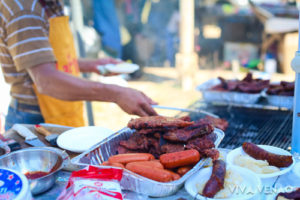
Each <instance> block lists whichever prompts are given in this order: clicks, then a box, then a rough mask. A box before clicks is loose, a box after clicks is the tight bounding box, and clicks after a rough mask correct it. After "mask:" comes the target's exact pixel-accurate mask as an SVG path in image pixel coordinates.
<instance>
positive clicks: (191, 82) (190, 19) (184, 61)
mask: <svg viewBox="0 0 300 200" xmlns="http://www.w3.org/2000/svg"><path fill="white" fill-rule="evenodd" d="M179 7H180V46H179V53H177V54H176V68H177V71H178V73H179V78H180V81H181V86H182V88H183V89H184V90H191V89H194V88H193V87H194V86H195V74H196V72H197V69H198V55H197V54H196V53H195V41H194V37H195V34H194V28H195V22H194V20H195V14H194V13H195V4H194V0H180V3H179Z"/></svg>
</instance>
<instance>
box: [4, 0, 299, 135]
mask: <svg viewBox="0 0 300 200" xmlns="http://www.w3.org/2000/svg"><path fill="white" fill-rule="evenodd" d="M64 3H65V14H66V15H69V16H70V23H71V25H72V28H73V33H74V36H75V40H76V44H77V49H78V55H79V56H80V57H90V58H96V57H114V58H120V59H122V60H124V61H126V62H132V63H136V64H138V65H139V66H140V67H141V69H140V70H139V71H138V72H135V73H133V74H130V75H128V76H117V77H111V78H103V77H100V76H98V75H92V76H86V75H85V78H89V79H92V80H95V81H102V82H106V83H114V84H119V85H123V86H128V87H133V88H137V89H139V90H142V91H143V92H144V93H146V94H147V95H149V96H150V97H152V98H153V99H154V100H155V101H157V102H158V103H159V104H161V105H167V106H177V107H183V108H184V107H188V106H189V105H190V104H192V103H193V102H195V101H196V100H198V99H200V98H201V94H200V93H199V92H197V91H196V90H195V87H196V86H197V85H198V84H201V83H203V82H204V81H206V80H209V79H211V78H214V77H217V76H222V77H225V78H238V77H243V76H244V74H245V73H246V72H248V71H252V72H254V73H256V74H258V75H259V76H261V77H265V78H270V79H271V80H273V81H276V80H286V81H293V80H294V72H293V71H292V69H291V67H290V62H291V60H292V58H293V57H294V54H295V51H296V50H297V47H298V19H297V18H298V12H299V11H298V9H297V4H299V3H298V2H297V1H296V0H294V1H292V0H291V1H288V0H252V1H249V0H228V1H227V0H85V1H80V0H72V1H70V0H65V1H64ZM0 88H1V98H0V114H1V119H0V127H1V132H2V131H3V123H4V117H5V114H6V112H7V111H6V110H7V106H8V103H9V87H8V86H7V85H6V84H5V83H4V80H3V77H2V75H1V76H0ZM91 111H92V112H91ZM159 113H160V114H162V115H175V114H176V113H174V112H172V111H159ZM87 116H89V117H90V118H93V120H90V124H91V125H92V124H95V125H100V126H103V127H107V128H110V129H113V130H118V129H120V128H122V127H124V126H125V125H126V122H127V121H128V120H129V119H130V118H132V116H129V115H127V114H125V113H123V112H122V111H121V110H120V109H119V108H118V106H117V105H115V104H112V103H99V102H93V103H92V104H91V107H87ZM116 116H117V117H116Z"/></svg>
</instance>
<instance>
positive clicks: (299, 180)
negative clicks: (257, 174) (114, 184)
mask: <svg viewBox="0 0 300 200" xmlns="http://www.w3.org/2000/svg"><path fill="white" fill-rule="evenodd" d="M219 150H220V151H222V152H224V153H225V154H227V152H229V151H230V150H229V149H219ZM295 159H296V162H300V158H299V157H296V158H295ZM70 174H71V172H66V171H60V172H59V173H58V176H57V179H56V182H55V185H54V187H52V188H51V189H50V190H49V191H47V192H46V193H43V194H41V195H38V196H35V197H34V199H36V200H53V199H56V198H57V197H58V196H59V194H60V193H61V191H62V190H63V189H64V187H65V186H66V184H67V182H68V179H69V176H70ZM262 183H263V186H264V188H263V189H264V192H262V194H261V200H274V198H275V196H276V195H275V193H274V192H272V188H273V190H274V189H280V188H285V187H300V177H297V176H296V175H295V174H294V173H293V170H292V171H290V172H289V173H287V174H284V175H282V176H279V177H278V178H277V179H275V180H274V179H265V180H263V181H262ZM126 197H127V198H126ZM125 199H135V200H139V199H149V200H151V199H155V200H176V199H181V200H183V199H185V200H194V199H195V198H194V197H192V196H190V195H189V194H188V193H187V192H186V191H185V189H184V187H183V188H181V189H180V190H179V191H178V192H177V193H176V194H174V195H172V196H168V197H163V198H150V197H146V196H144V195H138V194H135V193H133V192H128V193H127V192H126V191H125ZM253 200H258V199H257V197H256V198H254V199H253Z"/></svg>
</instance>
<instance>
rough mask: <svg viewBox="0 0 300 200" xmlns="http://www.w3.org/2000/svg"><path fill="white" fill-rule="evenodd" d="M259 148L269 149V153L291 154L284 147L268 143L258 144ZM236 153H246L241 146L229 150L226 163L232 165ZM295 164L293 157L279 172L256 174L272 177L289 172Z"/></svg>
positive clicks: (261, 176) (262, 176)
mask: <svg viewBox="0 0 300 200" xmlns="http://www.w3.org/2000/svg"><path fill="white" fill-rule="evenodd" d="M258 146H259V147H260V148H263V149H264V150H266V151H269V152H271V153H275V154H278V155H287V156H291V155H292V154H291V153H290V152H288V151H286V150H284V149H280V148H278V147H274V146H269V145H258ZM238 155H247V154H246V153H245V152H244V150H243V148H242V147H239V148H236V149H234V150H232V151H230V152H229V153H228V155H227V160H226V161H227V163H228V164H231V165H234V158H235V157H236V156H238ZM294 165H295V159H294V158H293V164H291V165H290V166H289V167H283V168H280V171H279V172H275V173H271V174H257V175H258V176H259V177H260V178H274V177H276V176H280V175H283V174H285V173H287V172H289V171H290V170H291V169H293V167H294Z"/></svg>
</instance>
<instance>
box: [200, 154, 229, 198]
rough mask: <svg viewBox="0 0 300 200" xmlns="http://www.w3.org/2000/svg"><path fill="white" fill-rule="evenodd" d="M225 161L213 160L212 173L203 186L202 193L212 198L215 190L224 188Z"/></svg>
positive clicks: (215, 192)
mask: <svg viewBox="0 0 300 200" xmlns="http://www.w3.org/2000/svg"><path fill="white" fill-rule="evenodd" d="M225 174H226V163H225V162H224V161H222V160H215V161H213V170H212V174H211V176H210V178H209V180H208V181H207V183H206V184H205V186H204V189H203V192H202V195H203V196H205V197H209V198H213V197H214V196H215V195H216V194H217V192H219V191H220V190H221V189H223V188H224V179H225Z"/></svg>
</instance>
